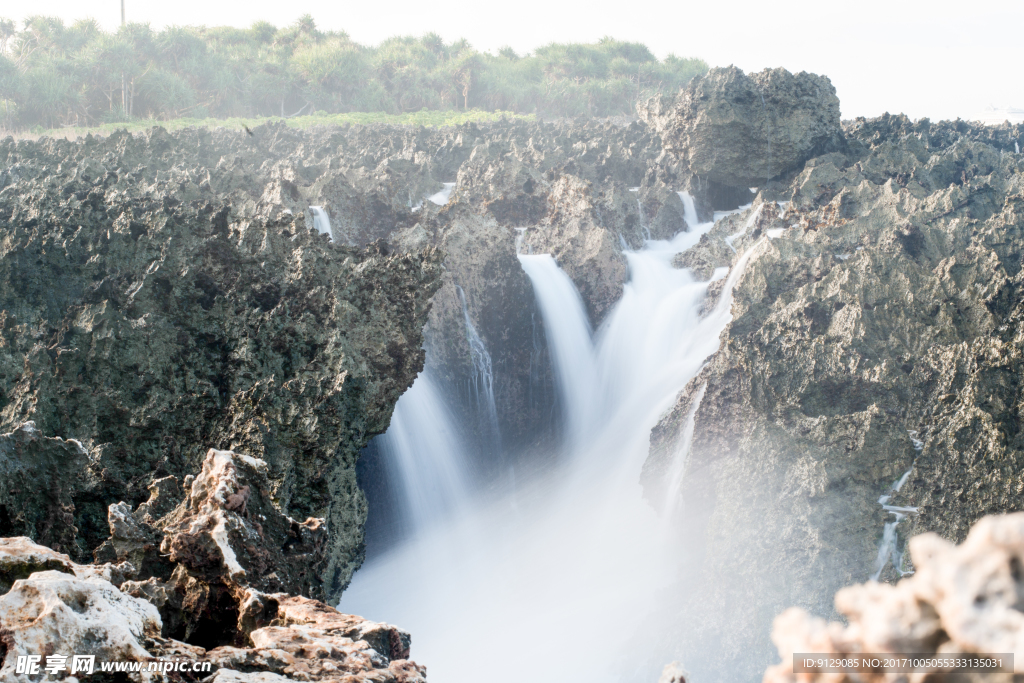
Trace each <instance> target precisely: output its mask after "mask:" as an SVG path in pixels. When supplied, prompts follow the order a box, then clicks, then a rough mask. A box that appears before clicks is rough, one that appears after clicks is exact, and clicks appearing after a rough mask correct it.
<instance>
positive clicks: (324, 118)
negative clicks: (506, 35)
mask: <svg viewBox="0 0 1024 683" xmlns="http://www.w3.org/2000/svg"><path fill="white" fill-rule="evenodd" d="M502 119H520V120H524V121H535V120H536V119H537V117H536V116H535V115H534V114H516V113H513V112H507V111H484V110H482V109H470V110H469V111H426V110H424V111H417V112H408V113H405V114H388V113H385V112H348V113H344V114H326V113H325V114H314V115H312V116H295V117H292V118H282V117H280V116H270V117H253V118H239V117H235V118H226V119H214V118H206V119H192V118H181V119H171V120H168V121H161V120H158V119H135V120H132V121H125V122H121V123H104V124H101V125H98V126H89V127H83V128H75V127H67V128H51V129H48V130H45V129H43V128H41V127H37V128H35V129H33V130H32V131H31V133H29V134H25V133H22V134H20V135H17V137H26V138H40V137H56V138H68V139H74V138H79V137H84V136H85V135H87V134H89V133H91V134H93V135H109V134H110V133H113V132H114V131H116V130H127V131H128V132H129V133H137V132H140V131H146V130H149V129H150V128H153V127H154V126H160V127H162V128H165V129H166V130H169V131H174V130H181V129H183V128H226V129H228V130H242V128H243V126H248V127H249V128H255V127H256V126H259V125H262V124H265V123H275V122H278V121H284V122H285V124H286V125H288V126H290V127H292V128H300V129H307V128H313V127H314V126H342V125H345V124H351V125H364V126H365V125H371V124H375V123H383V124H388V125H392V126H425V127H427V128H443V127H446V126H458V125H462V124H466V123H488V122H491V121H500V120H502Z"/></svg>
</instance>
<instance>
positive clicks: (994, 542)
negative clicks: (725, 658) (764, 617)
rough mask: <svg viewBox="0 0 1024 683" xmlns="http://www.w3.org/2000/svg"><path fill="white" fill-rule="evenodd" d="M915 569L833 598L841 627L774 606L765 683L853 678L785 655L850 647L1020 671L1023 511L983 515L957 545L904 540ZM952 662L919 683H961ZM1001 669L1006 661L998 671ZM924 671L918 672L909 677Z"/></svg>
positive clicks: (1023, 647) (834, 652) (926, 537)
mask: <svg viewBox="0 0 1024 683" xmlns="http://www.w3.org/2000/svg"><path fill="white" fill-rule="evenodd" d="M910 552H911V554H912V555H913V560H914V565H915V566H916V567H917V573H916V574H915V575H914V576H912V577H910V578H907V579H903V580H902V581H900V582H899V583H897V584H896V585H889V584H884V583H881V584H880V583H865V584H861V585H857V586H851V587H849V588H844V589H842V590H841V591H839V592H838V593H836V596H835V606H836V610H837V611H838V612H839V613H840V614H842V615H843V616H844V617H845V618H846V620H847V624H845V625H844V624H840V623H835V622H833V623H826V622H825V621H824V620H822V619H820V618H815V617H812V616H811V615H810V614H808V613H807V612H806V611H804V610H802V609H800V608H796V607H794V608H792V609H789V610H787V611H786V612H783V613H782V614H781V615H780V616H779V617H778V618H777V619H776V620H775V625H774V628H773V629H772V640H773V641H774V642H775V645H776V647H777V648H778V652H779V656H780V657H781V658H782V662H781V663H780V664H778V665H776V666H773V667H770V668H769V669H768V670H767V671H766V672H765V675H764V681H765V683H782V682H783V681H797V680H800V681H824V680H828V681H839V682H841V683H842V682H845V681H854V680H865V679H864V678H861V677H858V676H856V675H847V674H837V673H825V672H818V671H811V672H808V673H806V674H794V673H793V654H794V653H800V652H803V653H809V652H813V653H822V654H828V655H830V656H832V657H839V658H842V657H844V656H847V657H849V656H850V655H854V654H856V653H863V652H871V653H903V654H915V656H928V655H937V656H940V657H948V658H953V657H956V656H958V655H959V656H964V655H971V654H978V655H994V654H1010V653H1012V654H1013V656H1014V662H1013V669H1012V671H1013V672H1014V673H1017V674H1020V673H1021V672H1022V671H1024V663H1022V658H1024V637H1022V634H1024V615H1022V614H1021V612H1020V596H1021V594H1022V593H1024V582H1022V578H1021V572H1020V567H1021V562H1022V558H1024V513H1016V514H1012V515H1006V516H1001V517H985V518H983V519H982V520H981V521H979V522H978V523H977V524H976V525H975V526H974V527H973V528H972V529H971V531H970V533H969V534H968V535H967V538H966V540H965V541H964V542H963V543H962V544H961V545H959V546H955V545H953V544H952V543H950V542H948V541H946V540H943V539H942V538H940V537H939V536H938V535H937V534H932V533H926V534H921V535H920V536H916V537H915V538H913V539H911V541H910ZM952 668H953V667H948V668H945V667H939V668H938V670H937V671H935V672H933V673H931V674H928V676H927V679H928V680H934V681H953V680H963V679H964V677H965V674H963V673H954V672H952V671H951V669H952ZM1005 671H1007V672H1009V671H1011V669H1010V668H1009V666H1007V667H1006V668H1005ZM906 675H907V674H899V673H888V674H876V675H874V676H873V677H869V678H868V680H874V681H880V682H881V681H897V680H905V677H906ZM918 675H923V674H918ZM974 676H975V678H974V679H973V680H993V681H994V680H1004V679H1006V678H1007V674H1005V673H1004V674H975V675H974Z"/></svg>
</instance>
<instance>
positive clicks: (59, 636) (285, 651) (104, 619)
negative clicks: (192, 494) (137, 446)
mask: <svg viewBox="0 0 1024 683" xmlns="http://www.w3.org/2000/svg"><path fill="white" fill-rule="evenodd" d="M212 457H213V462H212V465H213V466H216V465H225V462H226V461H225V459H224V457H223V456H222V457H221V458H220V460H218V459H217V458H216V456H212ZM229 462H230V463H233V464H236V465H237V463H239V462H244V459H241V458H239V457H233V458H231V459H230V461H229ZM218 481H219V484H220V486H221V488H222V490H223V486H224V485H225V484H227V483H228V482H229V480H228V479H225V478H221V479H219V480H218ZM231 495H236V494H228V498H227V499H226V500H227V505H229V506H230V505H231V499H230V496H231ZM235 500H237V499H235ZM207 502H208V503H209V500H207ZM254 502H255V501H254ZM235 509H238V508H235ZM254 510H255V507H254ZM252 514H254V515H255V514H258V513H256V512H255V511H254V512H253V513H252ZM194 521H195V523H196V526H197V527H201V526H202V524H203V523H204V520H202V519H197V520H194ZM205 521H209V520H205ZM218 522H220V523H223V519H221V520H218ZM216 528H217V527H216V525H215V527H214V534H216ZM179 536H180V534H179ZM232 543H234V544H235V547H238V548H240V547H241V546H242V545H244V544H239V543H238V542H237V541H236V539H234V538H229V540H228V541H226V542H224V546H223V547H220V550H219V552H225V553H230V552H232V551H231V549H230V548H229V546H230V545H231V544H232ZM192 559H193V561H192V562H190V564H189V565H187V567H186V565H184V564H181V565H179V568H180V570H181V571H180V574H181V575H182V576H184V575H187V574H188V572H190V571H194V570H195V569H197V568H198V563H197V562H196V561H194V560H195V558H192ZM220 560H221V561H220V565H221V567H222V574H221V578H222V579H225V580H226V583H224V584H222V588H227V587H230V588H232V589H233V590H234V591H235V592H236V595H237V596H238V597H239V598H240V602H239V604H238V608H239V609H237V610H235V611H234V612H231V613H230V614H220V615H219V621H218V624H217V629H216V630H215V631H214V630H210V629H207V630H206V631H204V632H202V633H201V635H202V636H203V638H200V640H203V642H204V645H205V646H204V645H198V644H196V643H195V642H182V641H179V640H176V639H175V638H173V637H171V636H169V635H168V634H167V631H168V622H167V616H168V615H169V614H172V611H171V610H168V608H167V604H166V602H163V603H162V602H161V600H160V598H161V597H164V595H165V594H160V593H158V592H155V591H148V592H147V591H146V590H145V589H144V588H147V587H148V588H151V587H152V585H149V586H142V585H140V584H138V583H137V582H132V581H126V580H125V579H124V578H123V577H122V576H121V575H120V574H119V572H118V571H117V569H118V568H112V567H111V565H106V566H95V565H78V564H75V563H74V562H72V561H71V559H70V558H69V557H67V556H66V555H61V554H59V553H56V552H55V551H53V550H50V549H49V548H46V547H44V546H40V545H37V544H34V543H32V542H31V541H29V540H28V539H26V538H3V539H0V581H3V582H8V581H10V583H5V584H3V586H6V587H0V590H4V594H3V595H2V596H0V623H3V631H2V632H0V644H2V647H0V680H2V681H5V682H7V681H9V682H10V683H15V682H16V681H19V682H20V681H24V680H27V679H26V675H27V674H28V672H26V671H18V670H17V667H18V660H19V657H26V656H36V657H40V660H36V661H37V665H38V667H39V673H42V670H43V668H44V667H46V666H48V665H52V666H56V667H63V668H56V669H55V671H54V673H56V674H57V675H59V676H60V675H66V674H67V673H76V672H75V671H73V667H74V666H75V662H74V660H73V655H77V656H81V657H92V658H93V661H92V663H91V664H92V667H93V668H92V671H93V672H95V675H97V676H99V675H100V673H99V672H100V671H102V666H103V665H104V664H107V663H111V662H120V663H133V662H137V663H139V664H140V665H141V667H142V668H141V671H140V672H139V673H136V674H132V676H133V678H132V680H139V681H146V682H151V683H159V682H161V681H180V680H213V681H239V682H242V681H253V682H257V681H262V682H265V681H278V680H280V681H289V680H303V681H317V682H323V683H342V682H344V683H355V682H360V681H367V682H369V681H373V682H374V683H423V681H425V680H426V669H425V668H424V667H422V666H419V665H417V664H415V663H414V662H411V661H409V660H408V657H409V647H410V637H409V634H408V633H405V632H404V631H402V630H400V629H397V628H395V627H393V626H390V625H388V624H379V623H374V622H369V621H366V620H364V619H361V618H359V617H355V616H351V615H347V614H341V613H339V612H338V611H337V610H334V609H332V608H331V607H328V606H327V605H325V604H324V603H322V602H319V601H316V600H310V599H308V598H303V597H293V596H289V595H287V594H284V593H277V594H266V593H261V592H259V591H256V590H252V589H246V588H244V587H242V586H241V585H239V584H238V583H235V580H236V579H239V578H241V577H240V575H239V574H237V573H236V574H233V575H231V576H230V577H229V576H228V573H229V572H230V562H228V561H225V560H226V558H225V555H220ZM50 567H52V568H50ZM121 568H122V569H127V570H128V571H134V569H133V568H131V567H130V566H125V565H122V567H121ZM253 578H255V577H253ZM150 584H152V580H151V581H150ZM118 586H120V588H118ZM209 588H210V586H209V585H208V586H207V591H206V593H205V596H208V595H209V594H210V591H209ZM205 596H200V599H203V598H204V597H205ZM196 598H197V596H196V595H189V596H187V597H186V599H185V601H184V606H183V607H182V605H181V603H179V610H181V611H180V613H179V614H178V615H177V617H176V621H179V622H180V621H181V619H182V616H186V617H187V616H198V615H199V604H198V601H197V599H196ZM154 603H156V604H154ZM157 605H159V606H160V609H159V610H158V608H157ZM229 616H230V617H233V620H232V619H229V618H228V617H229ZM189 635H190V636H196V635H197V634H196V633H191V634H189ZM194 640H196V638H194V637H190V641H194ZM50 657H56V658H57V661H54V662H51V661H50V659H49V658H50ZM183 661H184V662H186V663H187V665H188V667H192V666H198V667H200V668H199V669H198V670H196V671H193V670H191V669H186V670H184V671H179V670H177V669H174V668H171V666H168V665H173V664H176V663H181V662H183ZM151 667H152V668H151ZM77 673H79V675H81V671H78V672H77ZM106 675H111V674H106ZM120 675H121V676H125V674H120ZM183 677H184V678H183ZM118 680H120V679H118ZM125 680H128V678H125Z"/></svg>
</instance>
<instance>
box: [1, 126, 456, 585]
mask: <svg viewBox="0 0 1024 683" xmlns="http://www.w3.org/2000/svg"><path fill="white" fill-rule="evenodd" d="M191 135H194V136H198V137H200V138H201V137H202V135H201V134H197V133H194V132H193V133H192V134H191ZM175 144H178V145H180V146H177V147H176V146H175ZM198 147H199V149H200V150H201V149H202V144H200V145H199V146H198ZM184 148H185V142H184V141H172V140H171V139H170V137H169V136H167V135H166V134H165V133H161V132H160V131H156V132H154V133H153V134H151V135H150V136H148V137H147V138H146V139H135V138H132V137H130V136H112V137H111V138H108V139H106V140H96V139H87V140H85V141H80V142H78V143H70V142H64V141H61V142H58V141H44V142H41V143H27V142H18V143H14V142H13V141H10V140H8V141H6V142H3V143H0V160H2V162H0V165H2V166H3V167H4V168H5V171H4V172H3V173H2V174H0V175H2V177H0V222H2V223H3V224H4V225H5V236H6V237H5V240H4V242H3V245H0V292H2V294H0V311H2V313H0V318H2V321H3V322H2V324H0V330H2V331H0V336H2V339H3V343H2V346H0V397H2V399H0V402H2V403H0V427H6V429H7V431H11V430H13V429H15V428H16V427H18V425H20V424H22V423H23V422H25V421H28V420H31V421H33V422H34V425H35V431H34V432H33V433H35V432H38V434H39V435H40V436H38V437H37V436H32V435H30V434H28V433H27V432H25V431H24V429H23V430H22V432H21V433H12V436H10V437H4V438H5V439H7V440H8V442H9V443H10V444H11V446H10V447H11V448H20V449H21V450H22V451H23V455H18V456H17V457H16V458H14V459H13V460H12V459H11V458H8V460H9V461H11V462H12V463H13V464H10V465H9V466H6V468H5V471H6V473H7V474H6V477H7V478H6V479H5V488H6V489H8V490H10V489H12V488H13V489H17V490H18V491H19V492H20V493H19V494H18V496H17V501H20V502H21V503H23V505H21V504H19V503H18V502H16V501H14V500H6V501H5V500H0V505H2V506H3V508H2V509H0V512H4V511H6V512H5V513H4V514H0V533H6V534H24V535H31V536H32V537H33V538H37V539H38V540H40V541H45V542H47V543H49V544H51V545H55V546H59V547H60V548H61V549H62V550H64V551H66V552H68V553H70V554H71V555H72V556H73V557H74V558H76V559H78V560H82V559H84V558H88V557H89V554H90V552H91V551H92V550H93V549H95V548H96V546H97V545H98V544H99V542H101V541H102V540H103V539H104V538H105V537H106V535H107V534H106V526H107V524H106V517H107V507H108V506H109V505H110V504H111V503H115V502H118V501H125V502H127V503H129V504H130V506H131V507H134V506H136V505H138V504H140V503H142V502H143V501H145V500H146V498H147V496H148V491H147V487H148V486H149V485H150V484H151V483H153V481H154V480H156V479H159V478H162V477H167V476H174V477H177V478H178V480H179V481H181V480H183V479H184V477H185V476H187V475H189V474H192V473H194V472H195V471H196V470H197V469H198V467H199V464H200V462H201V461H202V458H203V456H204V454H205V450H206V449H207V448H209V447H210V446H213V447H217V448H221V449H231V448H237V449H239V450H241V451H244V452H248V453H257V454H259V456H260V458H261V459H263V460H264V461H265V462H266V463H267V467H268V474H267V476H268V478H269V481H270V484H269V485H270V486H271V488H272V489H273V495H274V499H275V502H276V504H277V505H279V506H280V508H281V510H283V511H285V513H286V514H287V515H289V516H291V517H294V518H296V519H306V518H307V517H310V516H315V517H322V518H324V519H325V520H326V522H327V527H328V529H329V532H328V537H329V538H328V540H327V541H326V543H327V546H328V550H327V553H326V558H325V560H324V565H323V571H322V577H323V580H324V581H325V582H326V584H327V586H328V593H329V594H331V595H335V596H336V595H338V594H339V592H340V590H341V588H342V587H343V586H344V585H346V584H347V582H348V580H349V577H350V576H351V574H352V572H353V571H354V569H355V568H356V567H357V566H358V565H359V563H360V561H361V557H362V532H361V525H362V523H363V519H364V518H365V514H366V504H365V500H364V498H363V496H362V494H361V492H360V491H359V489H358V487H357V485H356V475H355V463H356V460H357V458H358V454H359V451H360V449H361V448H362V447H363V446H364V445H365V443H366V442H367V440H368V439H370V438H371V437H372V436H374V435H375V434H378V433H380V432H382V431H384V430H385V429H386V427H387V424H388V421H389V419H390V415H391V410H392V408H393V406H394V403H395V401H397V399H398V397H399V396H400V395H401V394H402V392H403V391H404V390H405V389H406V388H407V387H408V386H409V384H411V382H412V380H413V379H414V378H415V376H416V374H417V373H418V372H419V371H420V369H421V367H422V363H423V353H422V350H421V346H422V334H421V330H422V327H423V324H424V322H425V320H426V315H427V312H428V309H429V301H430V297H431V295H432V294H433V292H434V290H435V288H436V287H437V285H438V277H439V272H440V264H439V261H440V256H439V255H438V254H436V253H435V252H433V251H432V250H430V249H427V250H426V251H425V252H422V253H417V254H389V253H388V250H387V249H385V248H383V247H379V246H378V247H369V248H365V249H364V248H356V247H349V246H345V245H343V244H338V243H329V242H328V240H327V238H326V237H324V236H322V235H319V234H318V233H316V232H315V231H312V230H310V229H309V228H308V227H307V223H306V222H305V218H304V217H303V216H302V215H301V214H300V215H298V216H291V215H288V214H286V213H283V212H280V211H279V212H277V213H276V214H275V215H274V216H269V215H258V214H256V213H253V212H246V211H245V210H244V206H243V210H241V211H235V210H234V209H233V207H232V205H231V204H230V203H228V201H226V199H227V197H229V196H230V195H231V193H230V192H228V193H223V192H217V191H214V190H213V189H212V187H211V183H210V182H209V180H208V179H207V176H209V174H210V173H211V170H210V169H209V168H202V167H201V166H200V167H198V168H197V166H196V164H201V163H202V156H203V154H202V152H201V151H200V152H198V153H197V152H196V150H195V149H193V150H192V152H193V154H195V155H196V156H198V157H199V159H196V160H194V161H193V162H192V165H190V166H188V167H185V168H180V167H177V168H176V167H173V166H171V165H170V164H171V162H172V159H171V157H173V156H174V154H178V155H181V156H183V155H184V151H185V150H184ZM161 155H162V156H161ZM149 162H152V166H144V165H140V164H146V163H149ZM225 165H228V164H225ZM210 166H211V168H214V169H215V167H216V164H211V165H210ZM235 170H236V171H237V172H238V173H244V169H239V168H235ZM215 175H216V174H215ZM229 175H230V174H229ZM231 178H234V179H235V180H238V177H237V176H230V177H225V178H222V180H223V181H224V182H225V183H226V184H230V180H231ZM243 216H244V217H243ZM57 436H60V437H63V438H65V439H69V441H66V442H65V441H59V440H55V439H54V438H47V437H57ZM76 441H77V442H78V443H80V444H81V446H79V445H78V444H76V443H75V442H76ZM18 443H21V444H23V445H22V446H17V444H18ZM198 444H202V445H203V446H202V447H200V446H199V445H198ZM36 452H38V455H36V454H34V453H36ZM14 460H16V461H17V462H13V461H14ZM61 464H63V467H62V466H61ZM32 477H39V478H38V479H37V481H39V483H40V486H41V487H42V490H43V491H45V493H40V492H34V491H32V490H30V488H29V487H25V486H21V484H19V482H22V481H25V480H28V479H30V478H32ZM36 499H38V500H36ZM40 506H49V507H46V508H45V509H44V508H43V507H40ZM33 515H34V516H35V517H33ZM65 518H66V519H65ZM46 519H49V520H54V521H55V520H58V519H60V520H63V521H62V523H61V524H59V525H57V524H55V525H54V526H53V527H52V528H51V529H43V528H42V527H41V526H40V525H41V524H46V523H47V522H45V521H41V520H46Z"/></svg>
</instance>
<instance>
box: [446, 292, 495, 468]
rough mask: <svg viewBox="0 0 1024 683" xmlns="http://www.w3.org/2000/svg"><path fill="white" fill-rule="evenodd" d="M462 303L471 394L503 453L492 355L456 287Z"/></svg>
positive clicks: (464, 294)
mask: <svg viewBox="0 0 1024 683" xmlns="http://www.w3.org/2000/svg"><path fill="white" fill-rule="evenodd" d="M455 291H456V292H458V294H459V302H460V303H462V319H463V322H464V324H465V326H466V342H467V343H468V344H469V355H470V358H471V360H472V362H473V376H472V377H471V378H470V387H469V389H470V394H471V396H472V398H473V400H474V402H475V403H476V406H477V409H478V410H479V411H481V412H483V413H484V414H485V416H486V421H487V424H486V425H485V428H486V429H487V430H488V432H489V433H488V434H487V438H488V440H489V441H491V443H492V445H493V446H494V448H495V449H496V450H497V452H498V453H499V454H500V453H501V429H500V427H499V426H498V409H497V406H496V405H495V403H494V372H493V370H492V369H491V354H489V353H488V352H487V346H486V345H485V344H484V340H483V339H481V338H480V335H479V334H477V331H476V327H474V326H473V321H472V320H470V319H469V308H468V307H467V306H466V293H465V292H464V291H462V287H459V286H458V285H455Z"/></svg>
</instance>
